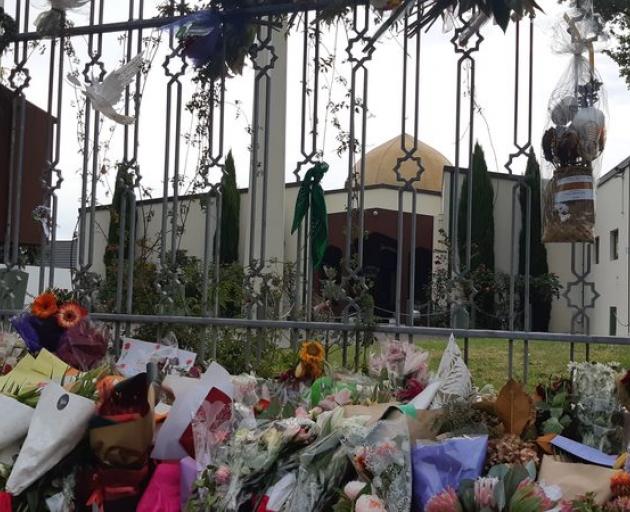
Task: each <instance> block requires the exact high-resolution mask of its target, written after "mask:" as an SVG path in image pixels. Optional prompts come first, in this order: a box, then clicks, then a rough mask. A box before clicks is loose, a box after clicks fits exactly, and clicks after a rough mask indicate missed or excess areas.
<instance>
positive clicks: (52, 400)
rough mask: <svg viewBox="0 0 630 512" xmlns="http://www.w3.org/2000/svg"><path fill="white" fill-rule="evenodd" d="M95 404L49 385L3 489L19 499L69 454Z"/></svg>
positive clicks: (54, 385) (41, 397)
mask: <svg viewBox="0 0 630 512" xmlns="http://www.w3.org/2000/svg"><path fill="white" fill-rule="evenodd" d="M93 414H94V402H92V401H91V400H88V399H87V398H83V397H82V396H78V395H74V394H72V393H68V392H67V391H66V390H65V389H63V388H62V387H61V386H59V385H58V384H55V383H54V382H50V383H48V384H47V385H46V387H45V388H44V390H43V391H42V394H41V396H40V397H39V402H38V403H37V407H36V408H35V412H34V414H33V418H32V420H31V425H30V427H29V429H28V434H27V435H26V440H25V441H24V444H23V445H22V449H21V450H20V454H19V455H18V458H17V460H16V462H15V466H13V470H12V471H11V475H10V476H9V479H8V481H7V485H6V489H7V491H8V492H9V493H11V494H13V495H18V494H20V493H21V492H22V491H24V490H25V489H26V488H27V487H29V486H30V485H31V484H32V483H33V482H35V481H37V480H38V479H39V478H40V477H41V476H43V475H44V474H45V473H47V472H48V471H49V470H50V469H51V468H53V467H54V466H55V465H56V464H57V463H58V462H59V461H61V459H63V458H64V457H65V456H66V455H67V454H68V453H70V452H71V451H72V450H73V449H74V448H75V446H77V444H79V441H81V438H82V437H83V435H84V434H85V431H86V429H87V425H88V422H89V420H90V417H91V416H92V415H93Z"/></svg>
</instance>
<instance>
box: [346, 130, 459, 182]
mask: <svg viewBox="0 0 630 512" xmlns="http://www.w3.org/2000/svg"><path fill="white" fill-rule="evenodd" d="M404 146H405V148H406V149H407V150H408V151H411V150H412V149H413V137H412V136H411V135H408V134H406V135H405V144H404ZM404 157H405V153H404V152H403V150H402V149H401V139H400V136H397V137H394V138H393V139H392V140H390V141H388V142H385V143H384V144H381V145H380V146H378V147H377V148H374V149H373V150H372V151H370V152H368V153H367V154H366V155H365V185H366V186H368V185H393V186H396V187H400V186H401V185H402V184H403V182H402V181H399V180H398V177H397V175H396V171H395V170H394V169H395V168H396V165H397V163H398V159H401V158H404ZM415 157H420V159H421V162H422V166H423V167H424V172H423V173H422V176H421V177H420V181H415V182H414V187H415V188H416V190H425V191H430V192H440V193H441V192H442V175H443V174H444V166H450V165H451V163H450V162H449V161H448V159H447V158H446V157H445V156H444V155H443V154H442V153H440V152H439V151H438V150H436V149H434V148H432V147H431V146H429V145H427V144H425V143H424V142H422V141H417V149H416V151H415V153H413V154H412V155H411V158H409V159H407V160H405V161H404V162H402V164H401V165H400V169H399V170H398V172H399V174H400V176H401V178H404V179H406V180H409V179H411V178H413V177H415V176H416V175H417V174H418V162H417V161H416V160H414V158H415ZM360 166H361V162H359V163H357V169H360Z"/></svg>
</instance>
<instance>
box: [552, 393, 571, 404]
mask: <svg viewBox="0 0 630 512" xmlns="http://www.w3.org/2000/svg"><path fill="white" fill-rule="evenodd" d="M566 401H567V393H566V391H562V392H561V393H558V394H557V395H556V396H554V397H553V400H552V401H551V405H553V406H554V407H563V406H564V404H565V402H566Z"/></svg>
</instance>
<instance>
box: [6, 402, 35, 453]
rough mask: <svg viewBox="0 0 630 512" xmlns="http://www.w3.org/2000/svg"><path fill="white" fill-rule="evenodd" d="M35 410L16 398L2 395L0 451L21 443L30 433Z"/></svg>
mask: <svg viewBox="0 0 630 512" xmlns="http://www.w3.org/2000/svg"><path fill="white" fill-rule="evenodd" d="M34 412H35V410H34V409H33V408H31V407H29V406H28V405H24V404H23V403H20V402H18V401H17V400H16V399H15V398H11V397H8V396H5V395H0V450H4V449H5V448H8V447H10V446H11V445H13V444H15V443H17V442H18V441H20V440H21V439H22V438H23V437H24V436H25V435H26V432H28V426H29V425H30V423H31V417H32V416H33V413H34Z"/></svg>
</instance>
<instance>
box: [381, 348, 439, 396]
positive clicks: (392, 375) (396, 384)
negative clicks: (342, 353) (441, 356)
mask: <svg viewBox="0 0 630 512" xmlns="http://www.w3.org/2000/svg"><path fill="white" fill-rule="evenodd" d="M369 369H370V374H371V375H373V376H374V377H377V378H380V379H383V380H386V381H387V382H388V383H389V384H390V385H391V386H392V387H393V388H394V389H395V397H396V399H397V400H399V401H401V402H408V401H409V400H411V399H413V398H414V397H416V396H417V395H419V394H420V393H421V392H422V391H423V390H424V388H425V387H426V385H427V384H428V381H429V353H428V352H425V351H423V350H421V349H420V348H418V347H417V346H416V345H413V344H411V343H408V342H403V341H398V340H388V341H384V342H382V343H381V344H380V353H379V354H372V356H371V357H370V361H369Z"/></svg>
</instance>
